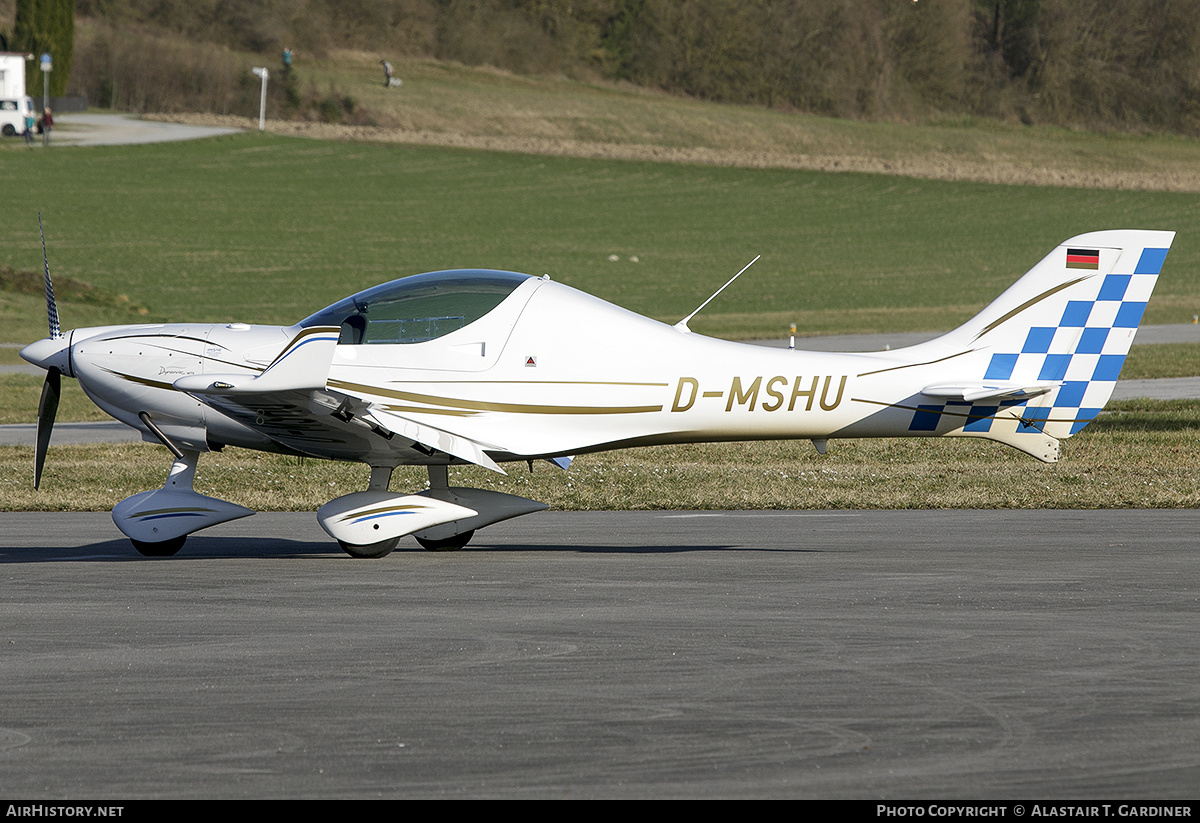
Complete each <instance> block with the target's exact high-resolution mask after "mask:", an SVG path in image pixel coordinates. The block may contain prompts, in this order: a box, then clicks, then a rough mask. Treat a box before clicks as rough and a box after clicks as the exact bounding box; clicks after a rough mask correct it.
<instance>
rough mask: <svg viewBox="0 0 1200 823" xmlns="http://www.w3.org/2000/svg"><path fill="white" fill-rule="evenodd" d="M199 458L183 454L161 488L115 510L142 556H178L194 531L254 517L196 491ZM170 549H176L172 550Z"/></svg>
mask: <svg viewBox="0 0 1200 823" xmlns="http://www.w3.org/2000/svg"><path fill="white" fill-rule="evenodd" d="M199 459H200V454H199V453H198V452H194V451H183V452H182V453H181V455H180V456H179V457H177V458H176V459H175V462H174V463H173V464H172V465H171V471H170V474H169V475H168V476H167V481H166V483H164V484H163V487H162V488H161V489H155V490H154V491H148V492H141V493H140V494H135V495H133V496H132V497H127V498H125V499H124V500H122V501H121V502H120V503H118V504H117V505H116V506H114V507H113V511H112V518H113V522H114V523H115V524H116V526H117V528H118V529H120V530H121V533H122V534H124V535H125V536H126V537H128V538H129V539H130V540H132V541H133V543H134V546H136V547H137V548H138V551H140V552H141V553H142V554H146V555H151V556H153V555H162V554H174V553H175V552H176V551H178V550H179V548H180V547H181V546H182V545H183V539H184V538H186V537H187V536H188V535H189V534H191V533H192V532H195V531H199V530H200V529H206V528H208V527H209V526H215V525H216V524H218V523H224V522H226V521H228V520H237V519H238V518H241V517H248V516H249V515H252V514H254V511H253V510H252V509H247V508H246V507H245V506H239V505H238V504H236V503H230V502H229V501H227V500H220V499H218V498H215V497H208V496H207V495H203V494H200V493H198V492H196V491H195V490H193V488H192V482H193V480H194V478H195V476H196V464H197V462H198V461H199ZM170 546H174V550H172V551H168V550H167V549H168V547H170ZM155 549H161V551H155Z"/></svg>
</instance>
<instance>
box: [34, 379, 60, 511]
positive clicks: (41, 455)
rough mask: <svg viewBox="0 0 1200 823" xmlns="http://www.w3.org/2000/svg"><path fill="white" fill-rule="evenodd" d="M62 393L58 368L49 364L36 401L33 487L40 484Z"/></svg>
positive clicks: (35, 487)
mask: <svg viewBox="0 0 1200 823" xmlns="http://www.w3.org/2000/svg"><path fill="white" fill-rule="evenodd" d="M61 393H62V380H61V378H60V374H59V371H58V369H56V368H54V367H53V366H51V367H50V368H49V369H47V370H46V382H45V383H43V384H42V399H41V400H39V401H38V414H37V446H36V449H35V451H34V455H33V488H34V489H37V488H39V487H40V486H41V485H42V468H43V467H44V466H45V465H46V450H47V449H49V448H50V430H51V429H53V428H54V417H55V415H57V414H58V398H59V396H60V394H61Z"/></svg>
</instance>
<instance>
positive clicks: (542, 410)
mask: <svg viewBox="0 0 1200 823" xmlns="http://www.w3.org/2000/svg"><path fill="white" fill-rule="evenodd" d="M1173 239H1174V233H1173V232H1162V231H1134V230H1120V231H1101V232H1093V233H1090V234H1083V235H1080V236H1078V237H1073V238H1071V239H1070V240H1067V241H1066V242H1065V243H1063V244H1062V245H1060V246H1058V247H1057V248H1056V249H1054V250H1053V251H1052V252H1050V254H1049V255H1047V256H1046V258H1045V259H1043V260H1042V261H1041V262H1040V263H1038V264H1037V265H1036V266H1034V267H1033V268H1032V269H1031V270H1030V271H1029V272H1028V273H1027V274H1025V276H1023V277H1022V278H1021V279H1020V280H1019V281H1017V283H1016V284H1014V285H1013V286H1011V287H1010V288H1009V289H1008V290H1007V291H1005V292H1004V294H1002V295H1001V296H1000V297H999V298H998V299H997V300H995V301H994V302H993V303H992V304H991V305H989V306H988V307H987V308H985V309H984V310H983V311H982V312H980V313H979V315H977V316H976V317H974V318H973V319H971V320H969V321H968V322H967V323H965V324H964V325H962V326H960V327H959V328H957V329H955V330H954V331H952V332H950V333H948V334H946V335H944V336H942V337H939V338H937V339H935V340H932V341H930V342H927V343H922V344H920V345H917V346H912V347H909V348H904V349H896V350H894V351H880V352H871V353H826V352H807V351H796V350H784V349H772V348H767V347H762V346H755V345H748V344H741V343H732V342H728V341H724V340H717V339H713V338H709V337H704V336H701V335H698V334H693V333H691V332H690V330H689V329H688V326H687V319H685V320H682V321H680V322H679V323H678V324H676V325H675V326H673V327H672V326H669V325H664V324H662V323H659V322H656V321H654V320H651V319H648V318H646V317H642V316H640V315H637V314H634V313H632V312H630V311H627V310H625V309H622V308H619V307H617V306H614V305H612V304H610V303H607V302H605V301H603V300H600V299H598V298H596V297H592V296H590V295H588V294H585V293H583V292H580V291H577V290H576V289H573V288H570V287H568V286H565V285H562V284H560V283H557V282H554V281H553V280H551V279H550V277H549V276H543V277H535V276H529V275H525V274H516V273H513V272H505V271H488V270H456V271H440V272H432V273H429V274H418V275H414V276H411V277H404V278H401V279H399V280H395V281H392V282H390V283H385V284H383V285H380V286H376V287H374V288H371V289H367V290H366V291H362V292H359V293H358V294H355V295H353V296H351V297H347V298H346V299H344V300H342V301H340V302H338V303H334V304H333V305H332V306H329V307H328V308H325V309H322V310H321V311H319V312H317V313H316V314H313V315H312V316H310V317H307V318H305V319H304V320H301V321H300V322H299V323H297V324H296V325H294V326H283V327H281V326H251V325H245V324H242V323H231V324H228V325H226V324H207V323H206V324H188V323H182V324H169V325H135V326H108V327H103V328H82V329H75V330H73V331H69V332H66V333H62V332H61V331H60V330H59V325H58V315H57V309H56V307H55V302H54V298H53V291H52V288H51V283H50V270H49V265H48V264H47V266H46V292H47V310H48V314H49V320H50V336H49V337H47V338H45V339H44V340H39V341H38V342H36V343H32V344H30V345H29V346H27V347H26V348H25V349H23V350H22V352H21V356H22V357H23V358H25V359H26V360H28V361H29V362H30V363H33V364H35V365H37V366H40V367H42V368H44V369H46V371H47V377H46V383H45V386H44V389H43V394H42V401H41V403H40V405H39V409H38V440H37V448H36V454H35V485H37V484H38V483H40V479H41V474H42V468H43V465H44V462H45V457H46V450H47V446H48V443H49V440H50V429H51V426H52V425H53V421H54V415H55V410H56V408H57V405H58V394H59V384H60V381H59V378H60V375H67V376H68V377H73V378H75V379H76V380H78V381H79V383H80V385H81V386H82V387H83V390H84V391H85V392H86V393H87V395H88V396H89V397H90V398H91V399H92V400H93V401H94V402H95V403H96V405H98V406H99V407H100V408H101V409H103V410H104V411H105V412H107V413H108V414H110V415H112V416H113V417H115V418H116V419H117V420H120V421H121V422H123V423H126V424H128V425H130V426H132V427H134V428H135V429H138V430H139V431H141V433H142V435H143V438H144V439H145V440H148V441H151V442H159V443H161V444H162V445H164V446H166V447H167V448H168V449H169V450H170V451H171V452H172V453H173V455H174V457H175V460H174V464H173V465H172V466H171V469H170V473H169V476H168V478H167V480H166V482H165V484H164V485H163V487H162V488H161V489H157V490H153V491H147V492H142V493H140V494H135V495H133V496H132V497H129V498H127V499H125V500H123V501H121V502H120V503H118V504H117V506H116V507H115V508H114V509H113V513H112V516H113V520H114V521H115V522H116V525H117V527H118V528H119V529H120V530H121V531H122V532H124V533H125V535H127V536H128V537H129V538H130V539H131V540H132V541H133V544H134V546H135V547H136V548H137V549H138V551H140V552H141V553H142V554H145V555H150V556H164V555H171V554H174V553H175V552H177V551H178V550H179V548H180V547H181V546H182V545H183V542H184V540H185V539H186V537H187V535H189V534H191V533H192V532H194V531H197V530H199V529H203V528H206V527H208V526H212V525H214V524H216V523H221V522H224V521H226V520H232V519H235V518H239V517H245V516H246V515H249V514H253V512H252V511H250V510H249V509H246V508H243V507H242V506H239V505H236V504H234V503H230V502H227V501H223V500H218V499H215V498H212V497H207V496H204V495H201V494H199V493H197V492H195V491H194V490H193V488H192V481H193V477H194V474H195V471H196V465H197V461H198V460H199V457H200V454H201V453H203V452H206V451H213V450H219V449H222V448H224V447H225V446H237V447H241V448H247V449H259V450H263V451H271V452H282V453H286V454H293V455H306V456H309V457H319V458H325V459H329V460H346V461H357V462H361V463H365V464H367V465H368V466H370V468H371V472H370V481H369V484H368V488H367V490H365V491H359V492H354V493H352V494H347V495H344V496H342V497H338V498H336V499H335V500H331V501H330V502H328V503H326V504H325V505H324V506H322V507H321V509H320V510H319V511H318V512H317V517H318V519H319V521H320V523H321V525H322V526H323V527H324V529H325V530H326V531H327V532H328V533H329V534H330V536H332V537H333V538H334V539H335V540H337V541H338V543H339V544H340V545H341V546H342V548H343V549H344V550H345V551H346V552H347V553H349V554H351V555H353V556H354V557H382V556H384V555H386V554H388V553H389V552H390V551H391V550H392V549H393V548H394V547H395V546H396V545H397V543H398V541H399V539H400V538H401V537H403V536H405V535H409V534H411V535H414V536H415V537H416V539H417V541H418V542H420V544H421V545H422V546H424V547H425V548H427V549H431V550H435V551H436V550H450V549H457V548H460V547H462V546H463V545H465V544H466V543H467V541H468V540H470V538H471V536H472V534H473V533H474V531H475V530H476V529H479V528H481V527H483V526H487V525H489V524H492V523H495V522H498V521H500V520H504V519H507V518H510V517H515V516H517V515H521V514H527V513H529V512H534V511H538V510H541V509H544V508H546V507H545V505H543V504H542V503H539V502H537V501H534V500H528V499H525V498H523V497H517V496H514V495H509V494H501V493H499V492H494V491H485V490H482V489H472V488H463V487H456V486H450V485H449V484H448V482H447V466H448V465H451V464H466V463H473V464H476V465H480V466H485V467H487V468H489V469H491V470H493V471H497V472H503V470H502V469H501V467H500V465H499V464H501V463H504V462H507V461H533V460H541V459H545V460H549V461H551V462H553V463H555V464H557V465H559V466H560V467H562V468H564V469H565V468H566V467H567V465H568V463H569V462H570V460H571V458H572V456H574V455H579V454H585V453H589V452H599V451H604V450H608V449H622V448H629V447H633V446H649V445H657V444H665V443H694V442H704V441H728V440H762V439H808V440H811V441H812V442H813V444H814V445H815V446H816V448H817V450H818V451H820V452H822V453H824V451H825V444H826V442H827V441H828V440H831V439H835V438H844V437H939V436H960V437H982V438H987V439H990V440H996V441H999V442H1001V443H1005V444H1007V445H1009V446H1013V447H1015V448H1017V449H1020V450H1021V451H1023V452H1026V453H1028V454H1030V455H1032V456H1033V457H1035V458H1037V459H1038V460H1042V461H1045V462H1047V463H1051V462H1054V461H1056V460H1057V459H1058V452H1059V441H1060V440H1061V439H1063V438H1066V437H1070V436H1071V435H1073V434H1075V433H1076V432H1078V431H1079V430H1081V429H1082V428H1083V427H1084V426H1086V425H1087V424H1088V423H1089V422H1090V421H1092V420H1093V419H1095V417H1096V415H1097V414H1098V413H1099V412H1100V411H1101V409H1102V408H1103V407H1104V405H1105V403H1106V402H1107V401H1108V398H1109V396H1110V395H1111V393H1112V390H1113V386H1114V385H1115V383H1116V380H1117V376H1118V374H1119V372H1120V369H1121V365H1122V364H1123V363H1124V360H1125V356H1126V354H1127V353H1128V352H1129V346H1130V344H1131V342H1132V341H1133V336H1134V334H1135V332H1136V331H1137V327H1138V324H1139V322H1140V321H1141V318H1142V313H1143V311H1144V310H1145V308H1146V303H1147V301H1148V300H1149V299H1150V293H1151V290H1152V289H1153V288H1154V283H1155V281H1156V280H1157V278H1158V274H1159V271H1160V270H1161V268H1162V265H1163V261H1164V259H1165V258H1166V255H1167V251H1168V249H1169V248H1170V246H1171V241H1172V240H1173ZM43 246H44V243H43ZM43 252H44V249H43ZM730 282H732V281H730ZM726 285H728V284H726ZM722 288H724V287H722ZM714 296H715V295H714ZM710 299H711V298H710ZM693 314H694V313H693ZM688 319H690V316H689V318H688ZM400 465H424V466H427V467H428V470H429V488H428V489H425V490H423V491H419V492H417V493H415V494H403V493H395V492H391V491H389V489H388V485H389V481H390V479H391V475H392V471H393V469H394V468H395V467H396V466H400ZM531 465H532V463H531Z"/></svg>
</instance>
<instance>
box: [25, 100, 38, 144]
mask: <svg viewBox="0 0 1200 823" xmlns="http://www.w3.org/2000/svg"><path fill="white" fill-rule="evenodd" d="M36 127H37V120H36V119H35V118H34V116H33V109H32V108H27V109H25V145H27V146H32V145H33V130H34V129H35V128H36Z"/></svg>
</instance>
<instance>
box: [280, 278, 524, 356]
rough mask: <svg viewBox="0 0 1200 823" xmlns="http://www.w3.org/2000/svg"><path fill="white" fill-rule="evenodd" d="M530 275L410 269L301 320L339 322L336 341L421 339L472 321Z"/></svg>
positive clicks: (306, 323)
mask: <svg viewBox="0 0 1200 823" xmlns="http://www.w3.org/2000/svg"><path fill="white" fill-rule="evenodd" d="M529 278H530V275H528V274H517V273H516V272H511V271H489V270H486V269H460V270H456V271H435V272H430V273H428V274H414V275H413V276H412V277H403V278H401V279H399V280H393V281H392V282H390V283H384V284H383V285H381V286H375V287H374V288H371V289H367V290H366V291H361V292H359V293H358V294H356V295H353V296H352V297H347V298H346V299H345V300H339V301H338V302H337V303H334V304H333V305H332V306H330V307H329V308H326V309H322V310H321V311H319V312H317V313H316V314H314V315H311V316H309V317H306V318H304V319H303V320H301V321H300V325H301V326H303V327H309V326H339V327H341V330H342V332H341V335H340V336H339V337H338V343H341V344H348V345H359V344H367V345H370V344H386V343H392V344H394V343H423V342H424V341H426V340H434V339H436V338H438V337H442V336H443V335H447V334H449V333H450V332H452V331H456V330H458V329H461V328H462V327H463V326H465V325H467V324H468V323H474V322H475V321H476V320H478V319H479V318H481V317H483V316H484V315H485V314H487V313H488V312H490V311H491V310H492V309H494V308H496V306H498V305H500V303H502V302H503V301H504V298H506V297H508V296H509V295H510V294H512V292H513V290H515V289H516V288H517V286H519V285H521V284H522V283H524V282H525V281H526V280H528V279H529Z"/></svg>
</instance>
